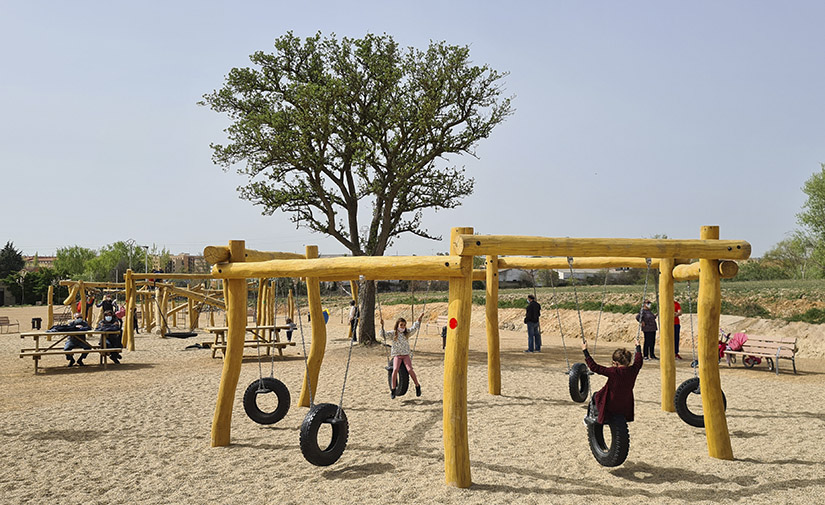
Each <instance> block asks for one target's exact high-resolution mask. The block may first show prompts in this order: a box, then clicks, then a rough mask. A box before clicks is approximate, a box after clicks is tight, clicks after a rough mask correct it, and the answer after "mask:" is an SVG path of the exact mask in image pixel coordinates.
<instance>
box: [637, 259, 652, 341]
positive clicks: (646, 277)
mask: <svg viewBox="0 0 825 505" xmlns="http://www.w3.org/2000/svg"><path fill="white" fill-rule="evenodd" d="M645 263H647V270H645V287H644V289H643V290H642V306H641V308H639V326H638V327H637V328H636V345H640V343H639V342H640V341H639V335H640V334H641V333H642V311H643V310H644V307H645V298H646V297H647V280H648V277H649V276H650V258H645Z"/></svg>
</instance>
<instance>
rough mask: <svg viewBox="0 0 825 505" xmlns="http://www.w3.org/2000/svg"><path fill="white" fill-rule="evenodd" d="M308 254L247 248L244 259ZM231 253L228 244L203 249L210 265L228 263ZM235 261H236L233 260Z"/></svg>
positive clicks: (275, 258)
mask: <svg viewBox="0 0 825 505" xmlns="http://www.w3.org/2000/svg"><path fill="white" fill-rule="evenodd" d="M305 257H306V256H304V255H302V254H298V253H288V252H266V251H255V250H253V249H247V250H246V251H244V261H247V262H254V261H269V260H296V259H303V258H305ZM229 258H230V254H229V248H228V247H226V246H211V245H210V246H206V247H205V248H204V249H203V259H205V260H206V261H207V263H209V264H210V265H214V264H216V263H226V262H228V261H229ZM233 263H234V261H233Z"/></svg>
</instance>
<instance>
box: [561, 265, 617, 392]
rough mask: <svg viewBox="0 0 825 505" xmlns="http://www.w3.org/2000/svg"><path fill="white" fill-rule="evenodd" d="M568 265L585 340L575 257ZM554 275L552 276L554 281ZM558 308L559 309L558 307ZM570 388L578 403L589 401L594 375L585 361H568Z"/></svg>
mask: <svg viewBox="0 0 825 505" xmlns="http://www.w3.org/2000/svg"><path fill="white" fill-rule="evenodd" d="M567 265H568V266H569V267H570V279H571V281H572V282H573V296H574V297H575V300H576V312H577V313H578V314H579V328H580V329H581V337H582V341H584V325H583V324H582V315H581V310H580V309H579V295H578V293H577V292H576V278H575V277H574V276H573V258H571V257H568V258H567ZM607 274H608V271H607V269H605V272H604V288H603V289H602V302H601V305H600V306H599V319H598V322H597V323H596V337H595V339H594V341H593V352H596V344H597V343H598V341H599V328H600V327H601V323H602V312H603V311H604V299H605V297H606V295H607ZM552 279H553V277H552V276H551V277H550V280H551V282H552ZM557 310H558V309H557ZM559 327H560V328H561V321H559ZM562 343H564V335H562ZM564 352H565V354H564V356H565V359H566V358H567V348H566V347H565V349H564ZM568 368H569V371H568V372H567V373H568V376H569V378H568V388H569V389H570V398H571V399H572V400H573V401H574V402H576V403H583V402H585V401H587V397H588V395H589V394H590V376H591V375H593V372H591V371H590V370H588V368H587V365H586V364H584V363H573V366H572V367H571V366H570V364H569V362H568Z"/></svg>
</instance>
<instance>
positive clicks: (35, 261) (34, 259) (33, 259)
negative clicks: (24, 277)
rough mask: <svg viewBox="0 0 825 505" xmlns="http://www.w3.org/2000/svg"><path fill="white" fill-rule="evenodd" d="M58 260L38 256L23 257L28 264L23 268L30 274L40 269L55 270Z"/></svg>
mask: <svg viewBox="0 0 825 505" xmlns="http://www.w3.org/2000/svg"><path fill="white" fill-rule="evenodd" d="M56 259H57V256H38V255H37V254H35V255H34V256H23V261H25V262H26V266H24V267H23V268H24V269H26V270H28V271H30V272H31V271H33V270H37V269H38V268H54V260H56Z"/></svg>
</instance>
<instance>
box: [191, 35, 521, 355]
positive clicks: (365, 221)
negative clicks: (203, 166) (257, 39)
mask: <svg viewBox="0 0 825 505" xmlns="http://www.w3.org/2000/svg"><path fill="white" fill-rule="evenodd" d="M250 60H251V61H252V63H253V65H254V68H234V69H232V70H231V71H230V72H229V74H228V76H227V77H226V80H225V82H224V85H223V87H222V88H221V89H219V90H216V91H214V92H212V93H210V94H207V95H204V100H203V101H202V102H200V103H201V105H207V106H209V107H211V108H212V109H213V110H215V111H217V112H220V113H224V114H226V115H227V116H228V117H229V118H230V120H231V121H232V123H231V125H230V126H229V127H228V128H227V129H226V133H227V135H228V143H227V144H225V145H221V144H212V149H213V151H214V152H213V160H214V162H215V163H216V164H218V165H220V166H222V167H224V169H225V170H228V169H229V168H231V167H236V168H237V171H238V173H240V174H243V175H246V176H247V177H248V184H246V185H245V186H241V187H240V188H238V189H239V191H240V195H241V198H244V199H247V200H249V201H251V202H252V203H253V204H254V205H258V206H260V207H261V208H262V212H263V213H264V214H270V215H271V214H273V213H274V212H276V211H283V212H286V213H288V214H290V217H291V219H292V221H293V222H294V223H296V225H298V226H303V227H306V228H309V229H310V230H313V231H316V232H320V233H324V234H327V235H329V236H332V237H334V238H335V239H336V240H338V241H339V242H340V243H341V244H343V245H344V246H345V247H346V248H347V249H348V250H349V251H350V252H351V253H352V254H353V255H358V256H361V255H374V256H380V255H383V254H384V253H385V252H386V250H387V247H388V246H389V245H390V244H391V243H392V241H393V239H394V238H396V237H398V236H399V235H401V234H404V233H412V234H415V235H418V236H421V237H427V238H433V239H437V238H438V237H436V236H433V235H431V234H430V233H429V231H428V230H427V229H426V228H425V227H424V226H423V223H422V211H423V210H424V209H435V210H438V209H450V208H454V207H456V206H458V205H460V200H461V198H462V197H464V196H467V195H469V194H471V193H472V191H473V179H472V178H470V177H467V176H466V174H465V171H464V169H463V168H461V167H457V166H454V165H452V164H451V163H450V162H449V157H450V156H451V155H462V154H469V155H475V147H476V145H477V144H478V142H479V141H480V140H481V139H484V138H487V137H488V136H489V135H490V133H491V132H492V130H493V128H494V127H495V126H496V125H498V124H499V123H501V122H502V121H503V120H504V119H505V118H506V117H507V116H508V115H510V114H511V113H512V108H511V103H510V98H508V97H505V96H503V87H502V83H501V81H502V78H503V77H504V76H505V75H506V74H503V73H499V72H497V71H495V70H493V69H491V68H490V67H488V66H487V65H481V66H479V65H473V64H472V62H471V60H470V52H469V48H468V47H466V46H454V45H449V44H446V43H444V42H431V43H430V45H429V47H428V48H427V49H426V50H423V51H422V50H418V49H415V48H407V49H402V48H400V47H399V46H398V44H397V43H396V42H395V41H394V40H393V38H392V37H391V36H389V35H386V34H385V35H373V34H367V35H366V36H365V37H364V38H362V39H350V38H343V39H341V40H338V39H337V38H336V37H335V35H332V36H330V37H326V38H323V37H322V36H321V35H320V34H316V35H315V36H313V37H308V38H306V39H304V40H301V39H300V38H299V37H296V36H294V35H293V34H292V33H287V34H286V35H284V36H282V37H280V38H278V39H276V40H275V52H274V53H265V52H263V51H259V52H256V53H254V54H252V55H251V56H250ZM373 307H374V286H373V284H372V283H367V285H366V286H365V289H364V290H363V309H364V310H362V311H361V314H362V315H363V321H362V322H363V323H364V324H362V326H361V328H362V332H361V339H362V341H364V340H365V339H366V340H372V339H374V335H373V327H374V325H373V321H372V314H373V310H372V309H373Z"/></svg>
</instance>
